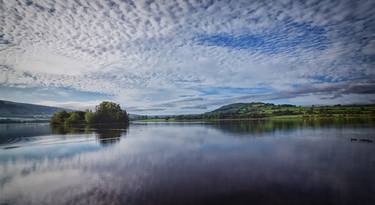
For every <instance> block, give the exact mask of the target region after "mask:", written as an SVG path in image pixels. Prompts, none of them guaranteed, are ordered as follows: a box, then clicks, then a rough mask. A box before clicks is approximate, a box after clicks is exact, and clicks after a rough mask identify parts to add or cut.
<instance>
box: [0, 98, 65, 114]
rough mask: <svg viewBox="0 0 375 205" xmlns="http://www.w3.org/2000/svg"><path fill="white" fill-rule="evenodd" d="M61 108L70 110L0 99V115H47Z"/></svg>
mask: <svg viewBox="0 0 375 205" xmlns="http://www.w3.org/2000/svg"><path fill="white" fill-rule="evenodd" d="M61 110H67V111H72V110H70V109H65V108H60V107H50V106H44V105H35V104H28V103H18V102H11V101H5V100H0V117H35V116H39V117H43V116H44V117H49V116H51V115H52V114H53V113H55V112H57V111H61Z"/></svg>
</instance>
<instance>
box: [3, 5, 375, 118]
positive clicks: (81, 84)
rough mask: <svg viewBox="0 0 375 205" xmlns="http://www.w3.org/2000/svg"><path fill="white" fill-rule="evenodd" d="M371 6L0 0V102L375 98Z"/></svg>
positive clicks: (182, 103) (135, 104)
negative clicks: (0, 100)
mask: <svg viewBox="0 0 375 205" xmlns="http://www.w3.org/2000/svg"><path fill="white" fill-rule="evenodd" d="M374 77H375V1H374V0H369V1H365V0H358V1H353V0H342V1H337V0H327V1H288V0H280V1H267V0H260V1H255V0H254V1H251V0H243V1H242V0H232V1H226V0H223V1H219V0H211V1H203V0H202V1H198V0H184V1H182V0H181V1H172V0H0V99H2V100H11V101H17V102H27V103H36V104H43V105H52V106H62V107H67V108H73V109H86V108H93V107H94V105H95V104H98V103H99V102H101V101H103V100H109V101H114V102H117V103H119V104H120V105H121V106H122V107H123V108H124V109H126V110H127V111H128V112H130V113H136V114H189V113H202V112H206V111H210V110H212V109H215V108H218V107H220V106H222V105H225V104H229V103H236V102H254V101H256V102H259V101H261V102H270V103H276V104H280V103H283V104H284V103H290V104H296V105H312V104H315V105H325V104H354V103H356V104H364V103H375V80H374V79H375V78H374Z"/></svg>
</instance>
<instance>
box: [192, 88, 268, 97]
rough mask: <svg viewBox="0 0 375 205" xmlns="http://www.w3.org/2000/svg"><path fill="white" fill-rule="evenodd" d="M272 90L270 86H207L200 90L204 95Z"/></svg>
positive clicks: (256, 92) (253, 92) (255, 92)
mask: <svg viewBox="0 0 375 205" xmlns="http://www.w3.org/2000/svg"><path fill="white" fill-rule="evenodd" d="M271 91H272V90H271V89H269V88H233V87H207V88H202V89H200V90H199V92H201V94H202V96H208V95H225V94H230V95H233V94H260V93H268V92H271Z"/></svg>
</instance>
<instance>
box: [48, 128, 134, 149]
mask: <svg viewBox="0 0 375 205" xmlns="http://www.w3.org/2000/svg"><path fill="white" fill-rule="evenodd" d="M128 127H129V126H128V125H116V124H111V125H94V126H87V125H86V126H75V127H71V126H51V129H52V134H65V135H66V134H92V133H94V134H95V136H96V139H97V141H98V142H99V143H100V144H102V145H109V144H114V143H118V142H119V141H120V139H121V137H122V136H125V135H126V133H127V130H128Z"/></svg>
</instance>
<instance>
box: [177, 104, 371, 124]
mask: <svg viewBox="0 0 375 205" xmlns="http://www.w3.org/2000/svg"><path fill="white" fill-rule="evenodd" d="M283 117H287V118H302V117H304V118H322V117H345V118H347V117H375V105H332V106H296V105H289V104H281V105H275V104H272V103H262V102H252V103H234V104H229V105H225V106H222V107H220V108H218V109H216V110H213V111H211V112H206V113H203V114H199V115H179V116H175V119H177V120H183V119H242V118H244V119H246V118H283Z"/></svg>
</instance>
